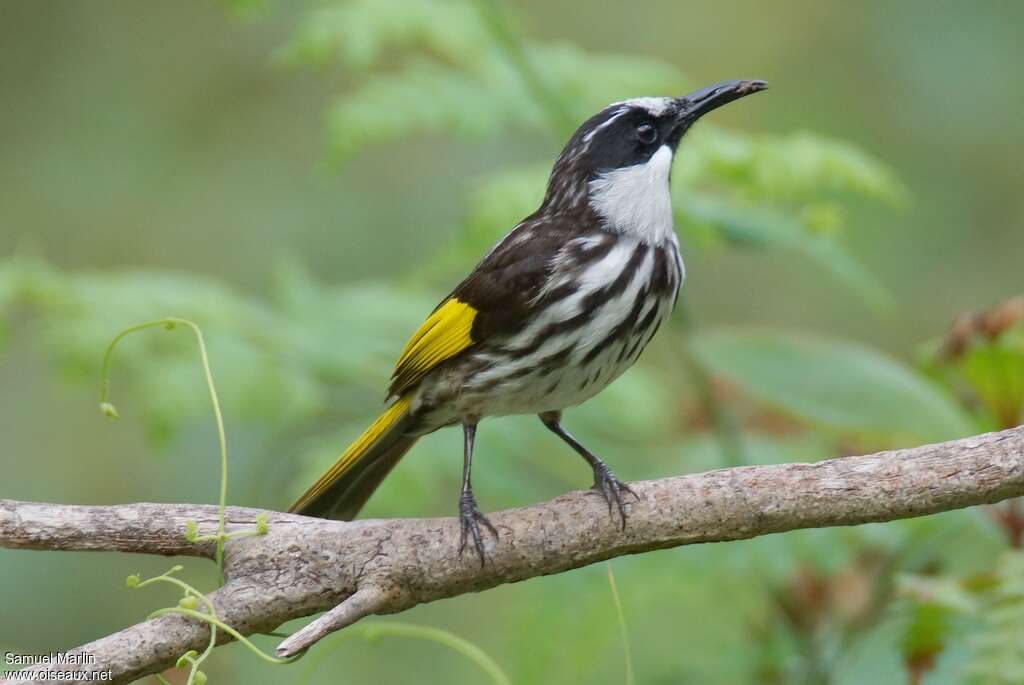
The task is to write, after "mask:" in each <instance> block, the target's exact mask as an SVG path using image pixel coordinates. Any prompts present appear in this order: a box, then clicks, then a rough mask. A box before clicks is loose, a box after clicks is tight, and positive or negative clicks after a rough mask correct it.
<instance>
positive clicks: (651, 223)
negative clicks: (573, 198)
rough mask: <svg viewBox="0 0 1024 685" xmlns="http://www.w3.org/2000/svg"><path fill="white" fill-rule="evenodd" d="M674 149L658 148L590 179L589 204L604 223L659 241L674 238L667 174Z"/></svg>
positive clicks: (619, 229)
mask: <svg viewBox="0 0 1024 685" xmlns="http://www.w3.org/2000/svg"><path fill="white" fill-rule="evenodd" d="M671 169H672V150H670V149H669V148H668V146H666V145H662V146H661V147H660V148H658V151H657V152H655V153H654V154H653V155H652V156H651V158H650V159H649V160H647V162H645V163H644V164H637V165H635V166H631V167H625V168H622V169H612V170H611V171H608V172H606V173H604V174H601V175H600V176H598V177H597V178H595V179H594V180H592V181H591V182H590V188H589V190H590V206H591V207H593V208H594V211H595V212H597V213H598V215H599V216H600V217H601V218H602V219H604V222H605V227H606V228H607V229H609V230H612V231H615V232H617V233H624V234H628V235H632V236H634V237H636V238H638V239H640V240H642V241H643V242H645V243H651V244H657V243H661V242H663V241H665V240H670V239H672V238H674V237H675V236H674V234H673V229H672V200H671V197H670V196H669V190H668V176H669V171H670V170H671Z"/></svg>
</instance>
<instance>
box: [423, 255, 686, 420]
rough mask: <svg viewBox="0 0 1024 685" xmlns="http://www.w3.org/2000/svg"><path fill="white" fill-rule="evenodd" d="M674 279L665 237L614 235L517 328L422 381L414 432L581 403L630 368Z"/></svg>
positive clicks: (556, 276)
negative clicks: (607, 247)
mask: <svg viewBox="0 0 1024 685" xmlns="http://www.w3.org/2000/svg"><path fill="white" fill-rule="evenodd" d="M683 276H684V271H683V266H682V260H681V259H680V257H679V253H678V250H677V248H676V245H675V243H674V241H673V242H669V243H665V244H662V245H647V244H645V243H642V242H640V241H638V240H632V239H629V238H625V237H619V238H618V242H617V243H616V246H615V248H613V249H612V250H611V251H609V252H607V254H606V255H605V256H604V257H603V258H601V259H598V260H591V261H590V262H586V263H585V264H583V265H582V266H580V265H577V266H575V267H574V266H572V265H569V266H565V265H563V267H562V268H560V269H558V270H556V271H555V272H554V273H553V274H552V276H551V278H550V280H549V282H548V284H547V288H546V290H544V291H541V294H540V296H538V300H537V302H538V304H537V306H536V311H535V312H534V314H533V315H532V317H531V318H530V319H528V320H526V321H525V322H524V323H523V325H522V326H521V327H520V328H519V329H517V330H516V331H515V332H514V333H511V334H506V335H504V336H503V337H501V338H495V339H488V340H487V341H486V342H485V343H484V344H482V345H480V346H479V347H475V348H473V349H471V350H468V351H467V352H466V354H465V355H463V356H460V357H459V358H458V359H457V360H453V361H452V363H451V364H446V365H444V367H443V368H439V369H437V370H436V371H434V372H432V373H431V374H430V375H429V376H428V377H427V378H425V379H424V381H423V382H422V383H421V385H420V387H419V388H418V390H417V396H416V398H415V401H414V403H413V411H415V412H417V413H419V415H420V416H421V417H422V423H421V425H422V427H423V430H425V431H429V430H433V429H435V428H437V427H440V426H442V425H447V424H451V423H456V422H459V421H464V420H466V419H467V418H469V417H484V416H502V415H508V414H531V413H540V412H546V411H558V410H561V409H565V408H566V407H571V406H574V405H577V404H580V403H581V402H585V401H586V400H588V399H590V398H591V397H593V396H594V395H596V394H597V393H598V392H600V391H601V390H603V389H604V388H605V387H607V386H608V384H609V383H611V382H612V381H614V380H615V379H616V378H618V377H619V376H620V375H622V373H623V372H624V371H625V370H626V369H628V368H629V367H630V366H632V365H633V363H634V362H636V360H637V358H638V357H639V356H640V353H641V352H642V351H643V349H644V347H646V345H647V343H648V342H650V340H651V338H652V337H653V336H654V334H655V332H656V331H657V330H658V327H659V326H660V325H661V322H662V321H663V320H664V319H665V318H666V317H668V315H669V314H670V313H671V311H672V307H673V305H674V304H675V299H676V294H677V292H678V291H679V286H680V285H681V284H682V281H683ZM546 293H550V299H547V300H545V294H546Z"/></svg>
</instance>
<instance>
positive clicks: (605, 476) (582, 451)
mask: <svg viewBox="0 0 1024 685" xmlns="http://www.w3.org/2000/svg"><path fill="white" fill-rule="evenodd" d="M538 416H539V417H540V420H541V421H542V422H544V425H545V426H547V427H548V430H550V431H551V432H552V433H554V434H555V435H557V436H558V437H560V438H561V439H562V440H563V441H564V442H565V443H566V444H567V445H569V447H571V448H573V449H574V450H576V452H577V453H578V454H579V455H580V456H581V457H583V458H584V459H586V460H587V463H588V464H590V468H592V469H593V470H594V486H593V487H594V491H595V492H598V493H600V495H601V496H602V497H604V499H605V501H606V502H607V503H608V515H609V516H611V515H612V505H613V504H614V505H616V506H617V507H618V509H619V517H620V518H621V520H622V528H623V529H625V528H626V502H625V494H626V493H629V494H630V495H633V497H634V498H635V499H636V500H638V501H639V499H640V497H639V496H638V495H637V494H636V493H635V492H633V490H632V488H630V487H629V486H628V485H626V484H625V483H623V482H622V481H621V480H619V479H618V478H616V477H615V474H614V473H612V470H611V469H610V468H608V464H605V463H604V462H603V461H601V460H600V459H598V458H597V456H595V455H594V454H593V453H592V452H591V451H590V450H588V449H587V448H586V447H584V446H583V445H581V444H580V443H579V441H577V440H576V438H574V437H572V436H571V435H570V434H569V433H568V432H567V431H566V430H565V429H564V428H562V423H561V421H562V412H559V411H549V412H544V413H543V414H538Z"/></svg>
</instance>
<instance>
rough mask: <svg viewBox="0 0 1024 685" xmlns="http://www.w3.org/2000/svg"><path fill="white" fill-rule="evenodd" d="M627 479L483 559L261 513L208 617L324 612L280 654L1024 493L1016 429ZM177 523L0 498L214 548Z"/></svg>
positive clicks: (397, 531) (122, 656) (176, 640)
mask: <svg viewBox="0 0 1024 685" xmlns="http://www.w3.org/2000/svg"><path fill="white" fill-rule="evenodd" d="M631 487H632V488H633V489H634V490H636V492H637V494H638V495H639V498H640V499H639V501H638V502H636V503H631V504H630V510H629V523H628V525H627V526H626V529H625V530H621V529H620V528H619V526H618V524H617V521H616V519H614V518H610V517H609V516H608V511H607V508H606V505H605V503H604V502H603V501H602V500H601V499H600V497H597V496H592V495H591V493H586V492H573V493H569V494H566V495H563V496H562V497H558V498H556V499H554V500H551V501H549V502H545V503H542V504H537V505H534V506H531V507H525V508H521V509H513V510H509V511H504V512H500V513H496V514H493V515H492V516H491V517H490V518H491V521H492V522H493V523H494V525H495V526H496V527H497V529H498V531H499V533H500V535H501V537H500V540H499V541H498V542H495V541H494V540H492V539H490V538H489V537H488V538H487V539H486V547H487V554H488V562H487V564H486V565H485V566H483V567H481V566H480V563H479V561H478V559H477V557H476V555H473V554H466V555H465V556H462V557H460V556H459V555H458V553H457V550H458V540H459V525H458V522H457V520H455V519H391V520H366V521H355V522H350V523H344V522H335V521H322V520H318V519H309V518H305V517H301V516H293V515H288V514H277V513H269V516H270V530H269V533H268V534H267V535H265V536H261V537H249V538H238V539H236V540H232V541H230V542H229V543H228V545H227V551H226V556H225V573H226V579H227V580H226V584H225V585H224V587H222V588H221V589H219V590H217V591H216V592H215V593H213V594H212V595H211V597H212V598H213V600H214V602H215V604H216V607H217V613H218V616H220V617H221V618H222V620H224V621H225V622H227V623H229V624H230V625H232V626H233V627H235V628H236V629H238V630H239V632H241V633H243V634H251V633H253V632H263V631H269V630H272V629H274V628H276V627H277V626H279V625H280V624H282V623H284V622H285V621H288V620H291V619H294V618H298V617H301V616H308V615H310V614H314V613H316V612H320V611H324V610H331V609H333V610H331V611H329V612H328V613H327V614H324V615H323V616H321V617H320V618H319V619H317V620H316V621H314V622H313V623H311V624H310V625H309V626H307V627H306V628H304V629H303V630H300V631H299V632H297V633H295V634H294V635H293V636H292V637H290V638H289V639H287V640H285V641H284V642H283V643H282V644H281V646H280V647H279V650H278V651H279V654H281V655H292V654H296V653H298V652H300V651H302V650H303V649H305V648H307V647H309V646H310V645H312V644H314V643H315V642H317V641H318V640H320V639H322V638H323V637H325V636H326V635H328V634H329V633H330V632H332V631H333V630H337V629H339V628H343V627H345V626H347V625H350V624H352V623H354V622H355V621H358V620H359V619H360V618H363V617H364V616H368V615H370V614H387V613H395V612H399V611H404V610H405V609H409V608H410V607H413V606H415V605H417V604H421V603H424V602H432V601H435V600H438V599H443V598H446V597H452V596H455V595H460V594H463V593H467V592H476V591H480V590H485V589H488V588H492V587H495V586H497V585H501V584H504V583H513V582H516V581H520V580H524V579H526V578H532V577H535V576H540V575H547V574H553V573H560V572H562V571H566V570H569V569H573V568H578V567H580V566H585V565H587V564H592V563H594V562H597V561H601V560H604V559H609V558H612V557H617V556H621V555H625V554H636V553H639V552H646V551H650V550H655V549H663V548H666V547H675V546H678V545H686V544H694V543H699V542H718V541H724V540H738V539H744V538H751V537H755V536H758V535H765V534H768V533H778V532H782V531H788V530H795V529H799V528H815V527H825V526H846V525H856V524H861V523H869V522H875V521H890V520H893V519H899V518H910V517H914V516H923V515H926V514H933V513H937V512H941V511H948V510H951V509H958V508H962V507H967V506H972V505H976V504H986V503H992V502H997V501H999V500H1002V499H1006V498H1008V497H1015V496H1019V495H1022V494H1024V427H1021V428H1015V429H1012V430H1007V431H1003V432H1000V433H989V434H985V435H979V436H975V437H971V438H966V439H963V440H956V441H952V442H946V443H941V444H937V445H926V446H923V447H917V448H913V449H904V450H895V451H891V452H881V453H878V454H872V455H866V456H858V457H845V458H842V459H832V460H829V461H823V462H819V463H816V464H780V465H775V466H747V467H739V468H732V469H723V470H718V471H709V472H706V473H699V474H693V475H688V476H678V477H674V478H664V479H661V480H654V481H646V482H641V483H633V484H631ZM258 513H261V512H259V511H257V510H253V509H241V508H234V507H232V508H229V510H228V521H229V529H230V530H237V529H248V528H252V527H253V526H254V525H255V520H256V515H257V514H258ZM187 519H192V520H195V521H198V522H199V524H200V529H201V532H204V533H205V532H210V531H212V530H213V529H214V527H215V524H216V519H217V509H216V507H213V506H192V505H180V504H171V505H160V504H136V505H124V506H116V507H90V506H70V505H55V504H32V503H24V502H15V501H8V500H0V547H10V548H16V549H51V550H52V549H58V550H110V551H123V552H145V553H152V554H184V555H191V556H200V557H210V556H211V555H212V549H211V547H210V546H209V544H199V545H197V544H192V543H189V542H187V541H186V540H185V538H184V536H183V531H184V526H185V521H186V520H187ZM208 639H209V629H208V627H207V626H206V625H205V624H202V623H199V622H197V621H194V620H191V619H187V618H180V617H173V616H172V617H162V618H158V619H154V620H149V621H145V622H143V623H140V624H138V625H135V626H132V627H130V628H127V629H125V630H122V631H120V632H118V633H116V634H114V635H110V636H108V637H104V638H101V639H99V640H97V641H95V642H92V643H90V644H87V645H83V646H82V647H79V648H77V649H74V650H71V651H70V652H69V653H71V654H89V655H91V656H92V657H94V658H95V662H93V663H92V665H91V666H90V667H89V668H90V669H91V670H96V671H110V672H111V673H112V674H113V682H115V683H127V682H131V681H132V680H135V679H137V678H140V677H142V676H143V675H146V674H149V673H154V672H159V671H161V670H163V669H166V668H168V667H169V666H171V665H173V663H174V662H175V660H176V659H177V657H178V656H180V655H181V654H182V653H184V652H186V651H188V650H189V649H201V648H202V647H203V644H204V642H205V641H206V640H208ZM80 668H81V666H67V665H64V666H57V665H51V666H48V667H35V668H33V669H26V670H29V671H31V672H33V673H36V674H38V672H39V671H42V670H62V669H63V670H75V669H80ZM19 682H30V681H19ZM40 682H42V681H40Z"/></svg>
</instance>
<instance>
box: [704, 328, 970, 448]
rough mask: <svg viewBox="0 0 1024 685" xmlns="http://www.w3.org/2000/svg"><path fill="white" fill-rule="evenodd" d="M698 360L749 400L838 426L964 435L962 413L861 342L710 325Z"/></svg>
mask: <svg viewBox="0 0 1024 685" xmlns="http://www.w3.org/2000/svg"><path fill="white" fill-rule="evenodd" d="M693 350H694V353H695V354H696V356H697V358H698V359H699V360H700V361H701V363H703V364H704V365H705V366H706V367H707V368H708V369H710V370H711V371H712V372H713V373H714V374H715V375H717V376H719V377H722V378H724V379H726V380H728V381H731V382H733V383H735V384H737V385H739V386H740V387H741V388H742V389H743V390H745V391H746V392H748V393H749V394H750V395H751V396H753V397H754V398H756V399H758V400H760V401H762V402H764V403H766V404H769V405H773V406H775V407H778V408H780V409H782V410H784V411H787V412H789V413H791V414H793V415H795V416H797V417H800V418H803V419H805V420H807V421H810V422H813V423H818V424H823V425H826V426H829V427H833V428H837V429H840V430H846V431H853V432H860V433H866V434H881V435H885V436H889V437H898V438H899V437H901V438H913V439H917V440H936V441H937V440H947V439H951V438H956V437H960V436H963V435H969V434H970V433H971V432H972V426H971V423H970V421H969V419H968V418H967V416H965V415H964V413H963V412H962V411H961V410H960V409H959V408H958V407H957V406H956V405H955V404H954V403H953V401H952V400H951V399H950V398H949V397H948V396H947V395H946V394H945V393H944V392H943V391H941V390H940V389H939V388H938V387H937V386H934V385H933V384H931V383H930V382H928V381H927V380H925V379H924V378H923V377H922V376H921V375H919V374H918V373H917V372H916V371H914V370H913V369H911V368H909V367H907V366H905V365H904V364H902V363H901V362H899V361H897V360H895V359H892V358H890V357H887V356H885V355H884V354H882V353H880V352H877V351H874V350H871V349H869V348H866V347H862V346H860V345H856V344H853V343H850V342H844V341H840V340H831V339H828V338H820V337H816V336H811V335H805V334H800V333H793V332H781V331H771V330H721V329H720V330H715V331H708V332H705V333H700V334H698V335H697V336H696V337H695V338H694V340H693Z"/></svg>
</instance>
